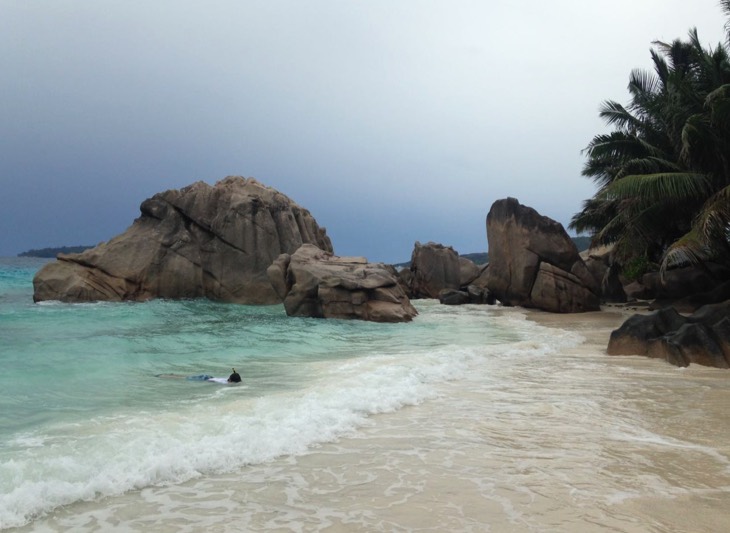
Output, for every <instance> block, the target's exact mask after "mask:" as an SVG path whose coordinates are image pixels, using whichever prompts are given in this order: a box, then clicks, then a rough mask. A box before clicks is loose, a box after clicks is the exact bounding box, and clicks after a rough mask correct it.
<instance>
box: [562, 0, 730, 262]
mask: <svg viewBox="0 0 730 533" xmlns="http://www.w3.org/2000/svg"><path fill="white" fill-rule="evenodd" d="M722 8H723V11H725V13H727V14H728V16H729V17H730V0H724V1H723V2H722ZM726 28H727V29H728V43H727V45H722V44H718V45H717V47H716V48H712V47H709V48H707V49H705V48H704V47H703V46H702V45H701V43H700V40H699V37H698V35H697V30H696V29H693V30H691V31H690V32H689V39H688V40H687V41H682V40H675V41H673V42H671V43H663V42H655V43H654V45H655V47H656V48H655V49H653V50H651V58H652V62H653V66H654V69H653V72H647V71H643V70H634V71H633V72H632V73H631V75H630V78H629V86H628V90H629V93H630V95H631V99H630V103H629V104H628V106H626V107H624V106H622V105H621V104H619V103H617V102H613V101H607V102H604V103H603V104H602V106H601V110H600V116H601V117H602V118H603V119H604V120H605V121H606V123H607V124H608V125H609V126H612V127H613V131H612V132H611V133H608V134H601V135H596V136H595V137H594V138H593V139H592V140H591V142H590V143H589V144H588V146H587V147H586V149H585V150H584V153H585V154H586V155H587V161H586V163H585V165H584V168H583V175H584V176H587V177H590V178H592V179H593V180H594V181H595V182H596V183H597V185H598V187H599V188H598V191H597V192H596V194H595V195H594V196H593V198H591V199H589V200H586V201H585V202H584V205H583V209H582V211H580V212H579V213H577V214H576V215H574V217H573V219H572V221H571V224H570V227H571V228H572V229H574V230H576V231H578V232H588V233H591V234H592V235H593V240H594V242H595V243H596V244H598V243H614V244H615V251H616V257H617V259H618V260H619V262H621V263H623V264H629V263H631V262H636V261H643V262H645V263H651V262H657V263H661V268H662V270H664V269H666V268H671V267H673V266H679V265H684V264H687V263H697V262H703V261H708V260H711V259H715V260H717V259H724V260H727V259H728V258H730V241H729V237H730V234H729V230H728V228H730V53H729V48H730V20H729V22H728V25H727V26H726Z"/></svg>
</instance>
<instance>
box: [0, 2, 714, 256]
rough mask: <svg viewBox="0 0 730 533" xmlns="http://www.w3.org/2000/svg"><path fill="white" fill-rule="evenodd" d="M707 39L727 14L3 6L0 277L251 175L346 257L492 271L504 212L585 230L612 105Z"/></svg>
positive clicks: (637, 9) (691, 8) (448, 6)
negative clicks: (524, 207) (592, 167)
mask: <svg viewBox="0 0 730 533" xmlns="http://www.w3.org/2000/svg"><path fill="white" fill-rule="evenodd" d="M492 4H496V5H492ZM690 4H691V5H690ZM694 25H696V26H697V27H698V28H699V30H700V36H701V37H702V39H703V41H705V42H713V43H715V42H717V41H718V40H719V39H720V38H721V37H722V26H723V20H722V18H721V14H720V10H719V8H717V6H716V5H715V2H714V0H698V1H697V2H692V3H689V2H685V1H681V2H680V1H678V0H677V1H675V0H672V1H664V0H642V2H629V1H611V2H609V1H595V2H572V1H571V2H567V1H556V2H538V1H535V0H532V1H523V2H509V3H507V2H500V3H496V2H490V3H487V2H476V1H475V2H467V1H456V2H452V1H450V2H445V1H438V2H436V1H430V2H429V1H400V2H397V1H396V2H393V1H388V2H385V1H369V2H335V1H329V2H324V1H315V2H295V1H276V0H274V1H267V2H233V1H212V2H179V1H174V2H173V1H155V2H141V1H124V2H118V1H103V2H97V1H90V0H89V1H85V0H76V1H71V0H67V1H64V0H54V1H50V0H48V1H37V2H21V1H8V2H3V3H2V4H0V47H2V50H3V52H2V53H1V54H0V69H2V72H3V77H2V81H0V84H1V88H2V95H3V97H2V99H1V101H0V114H1V116H2V121H1V122H0V182H1V184H2V191H3V193H2V196H0V213H2V214H1V215H0V222H2V225H3V234H2V238H1V239H0V255H9V254H15V253H17V252H20V251H22V250H25V249H27V248H35V247H43V246H56V245H65V244H66V245H71V244H87V243H96V242H98V241H101V240H106V239H109V238H111V237H112V236H113V235H115V234H117V233H119V232H121V231H123V230H124V229H125V228H126V227H127V226H128V225H129V224H130V223H131V222H132V220H133V219H134V218H135V217H136V216H137V215H138V206H139V204H140V202H141V201H142V200H143V199H145V198H146V197H148V196H151V195H152V194H154V193H155V192H158V191H161V190H164V189H168V188H179V187H183V186H185V185H187V184H189V183H191V182H193V181H196V180H199V179H203V180H205V181H207V182H209V183H213V182H215V181H217V180H218V179H221V178H223V177H224V176H226V175H229V174H242V175H245V176H255V177H256V178H257V179H259V180H260V181H262V182H264V183H266V184H268V185H271V186H273V187H276V188H277V189H279V190H281V191H282V192H284V193H285V194H287V195H289V196H291V197H292V198H293V199H294V200H295V201H297V202H298V203H300V204H302V205H304V206H305V207H307V208H309V209H310V210H311V211H312V213H313V214H314V216H315V217H316V218H317V220H318V221H319V222H320V224H322V225H325V226H327V228H328V231H329V232H330V234H331V236H332V238H333V242H334V245H335V250H336V252H337V253H339V254H342V255H365V256H367V257H369V258H370V259H372V260H386V261H398V260H401V259H407V258H408V257H409V255H410V252H411V249H412V246H413V242H414V241H415V240H421V241H427V240H435V241H440V242H443V243H444V244H450V245H453V246H455V247H456V249H457V250H459V251H460V252H462V253H465V252H471V251H482V250H484V249H486V237H485V230H484V218H485V216H486V213H487V211H488V209H489V206H490V205H491V203H492V202H493V201H494V200H496V199H498V198H502V197H505V196H508V195H509V196H514V197H517V198H519V199H520V200H521V201H522V202H523V203H525V204H528V205H531V206H533V207H535V208H536V209H538V211H540V212H542V213H544V214H546V215H549V216H551V217H553V218H555V219H557V220H559V221H561V222H563V223H566V222H567V221H568V219H569V218H570V216H571V215H572V214H573V213H574V212H575V211H577V210H578V209H579V208H580V202H581V201H582V200H583V199H585V198H587V197H588V196H590V195H591V193H592V191H593V188H592V184H591V183H590V182H589V181H587V180H585V179H583V178H581V177H580V169H581V165H582V158H581V156H580V150H581V149H582V148H583V147H584V146H585V145H586V144H587V142H588V141H589V140H590V138H591V137H592V136H593V135H594V134H595V133H598V132H599V131H601V130H602V129H603V126H602V125H601V123H600V121H599V120H598V118H597V108H598V105H599V104H600V102H601V101H602V100H604V99H607V98H612V99H616V100H619V101H625V100H626V93H625V86H626V81H627V79H628V75H629V72H630V70H631V69H632V68H635V67H648V66H649V53H648V51H649V47H650V45H651V41H652V40H654V39H666V40H671V39H674V38H676V37H683V36H685V35H686V33H687V30H688V29H689V28H690V27H691V26H694Z"/></svg>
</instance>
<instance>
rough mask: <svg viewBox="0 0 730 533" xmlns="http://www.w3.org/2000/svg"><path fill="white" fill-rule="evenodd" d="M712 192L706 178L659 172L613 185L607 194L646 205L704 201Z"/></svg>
mask: <svg viewBox="0 0 730 533" xmlns="http://www.w3.org/2000/svg"><path fill="white" fill-rule="evenodd" d="M709 190H711V181H710V180H709V179H708V177H707V176H706V175H705V174H701V173H695V172H658V173H655V174H634V175H631V176H626V177H624V178H621V179H619V180H615V181H614V182H612V183H611V184H610V185H609V186H608V188H607V192H608V194H610V195H614V196H615V197H616V198H636V199H641V201H642V202H643V203H645V204H652V203H656V202H670V203H678V202H686V201H687V200H688V199H690V198H702V197H703V196H706V195H707V193H708V191H709Z"/></svg>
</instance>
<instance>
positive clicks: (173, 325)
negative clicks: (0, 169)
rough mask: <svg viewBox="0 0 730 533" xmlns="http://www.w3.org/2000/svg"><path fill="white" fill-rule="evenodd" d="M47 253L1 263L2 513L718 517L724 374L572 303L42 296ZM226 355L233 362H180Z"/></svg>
mask: <svg viewBox="0 0 730 533" xmlns="http://www.w3.org/2000/svg"><path fill="white" fill-rule="evenodd" d="M42 264H43V262H42V261H38V260H30V259H10V260H3V261H2V263H0V265H1V266H0V364H2V369H3V371H2V373H0V529H2V528H7V527H13V526H23V525H26V526H25V527H23V528H22V530H23V531H69V530H73V531H150V530H154V531H193V532H197V531H446V530H450V531H457V530H458V531H626V532H634V531H656V532H669V531H672V532H675V531H688V532H689V531H693V532H696V531H713V530H715V529H716V527H714V526H715V524H721V523H724V522H723V521H724V520H725V519H726V518H728V519H730V511H728V509H730V496H729V495H730V461H728V454H729V453H730V420H729V419H728V415H727V413H728V411H727V405H728V404H729V403H730V386H728V383H729V382H730V379H728V375H727V374H726V373H723V371H718V370H717V369H702V368H695V367H690V368H689V369H684V370H680V369H676V368H674V367H670V366H669V365H666V364H664V363H661V362H658V361H652V360H648V359H644V358H610V357H607V356H605V355H604V354H603V347H604V346H605V344H602V343H603V342H605V341H604V340H602V339H600V340H599V341H597V342H598V344H597V345H593V344H591V343H590V342H588V343H585V342H584V341H585V340H586V339H585V338H584V336H582V335H581V334H578V333H576V332H574V331H575V330H580V324H581V322H580V320H579V319H578V317H575V318H574V319H570V320H571V321H570V322H568V323H567V325H569V326H570V328H571V330H573V331H567V330H564V329H556V328H547V327H542V326H539V325H537V324H536V323H534V322H531V321H529V320H526V319H525V313H524V312H523V311H520V310H517V309H501V308H496V307H487V306H461V307H449V306H440V305H438V303H437V302H434V301H418V302H416V305H417V307H418V309H419V312H420V314H419V316H418V317H417V318H416V320H415V321H414V322H413V323H410V324H372V323H367V322H358V321H337V320H328V321H325V320H316V319H298V318H288V317H286V315H285V313H284V311H283V308H282V307H281V306H270V307H247V306H238V305H226V304H216V303H212V302H208V301H204V300H199V301H181V302H172V301H153V302H147V303H98V304H61V303H46V304H41V305H36V304H33V303H32V286H31V279H32V275H33V272H35V271H36V270H37V268H39V267H40V266H41V265H42ZM586 327H589V328H590V327H592V326H591V325H590V324H588V326H586ZM583 333H584V334H585V335H586V336H588V337H590V336H591V335H592V331H591V330H590V329H587V330H586V331H584V332H583ZM599 346H600V349H599V348H598V347H599ZM234 366H235V367H236V369H237V370H238V371H239V372H240V373H241V374H242V376H243V379H244V382H243V384H241V385H217V384H212V383H209V382H201V381H194V380H187V379H185V377H186V376H194V375H200V374H210V375H215V376H221V377H225V376H226V375H227V374H228V373H229V372H230V368H231V367H234ZM682 506H688V507H691V508H693V509H695V510H694V511H692V512H689V513H688V512H680V511H681V509H682ZM692 513H694V514H692ZM723 513H724V514H723ZM687 517H689V518H687ZM683 520H684V521H685V522H686V523H687V524H689V525H687V526H686V527H685V525H684V523H685V522H683ZM713 520H714V521H713Z"/></svg>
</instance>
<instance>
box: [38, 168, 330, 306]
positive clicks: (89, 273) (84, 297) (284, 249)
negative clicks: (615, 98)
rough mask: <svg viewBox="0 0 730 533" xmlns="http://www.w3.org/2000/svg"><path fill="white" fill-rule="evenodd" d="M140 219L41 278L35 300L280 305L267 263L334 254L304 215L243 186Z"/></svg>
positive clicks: (254, 186)
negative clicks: (306, 252) (309, 248)
mask: <svg viewBox="0 0 730 533" xmlns="http://www.w3.org/2000/svg"><path fill="white" fill-rule="evenodd" d="M140 211H141V213H142V214H141V216H140V217H139V218H137V219H136V220H135V221H134V223H133V224H132V226H130V227H129V229H127V231H125V232H124V233H122V234H121V235H119V236H117V237H114V238H113V239H111V240H110V241H109V242H106V243H102V244H100V245H99V246H97V247H96V248H93V249H90V250H86V251H85V252H83V253H80V254H68V255H59V256H58V260H57V261H55V262H52V263H49V264H48V265H46V266H45V267H44V268H43V269H41V270H40V271H39V272H38V273H37V275H36V276H35V279H34V280H33V286H34V291H35V292H34V295H33V298H34V300H35V301H42V300H62V301H67V302H82V301H95V300H112V301H120V300H148V299H151V298H198V297H205V298H209V299H211V300H218V301H224V302H236V303H244V304H271V303H278V302H280V301H281V299H280V297H279V296H278V295H277V293H276V292H275V291H274V289H273V287H272V286H271V283H270V282H269V279H268V277H267V275H266V269H267V267H268V266H269V265H270V264H271V263H272V261H273V260H274V259H276V258H277V257H279V255H281V254H282V253H293V252H295V251H296V250H297V248H299V247H300V246H301V245H302V244H304V243H311V244H314V245H316V246H318V247H320V248H322V249H323V250H327V251H332V244H331V242H330V239H329V237H328V236H327V234H326V231H325V229H324V228H321V227H319V226H318V225H317V222H316V221H315V220H314V218H313V217H312V215H311V214H310V213H309V211H307V210H306V209H304V208H302V207H300V206H299V205H297V204H296V203H294V202H293V201H292V200H291V199H289V198H288V197H286V196H285V195H283V194H281V193H280V192H278V191H276V190H274V189H272V188H270V187H266V186H264V185H262V184H261V183H259V182H258V181H256V180H254V179H251V178H249V179H245V178H242V177H238V176H229V177H227V178H225V179H223V180H221V181H219V182H218V183H216V184H215V186H210V185H208V184H206V183H203V182H197V183H194V184H192V185H190V186H188V187H185V188H183V189H180V190H168V191H165V192H162V193H159V194H156V195H154V196H153V197H152V198H149V199H147V200H145V201H144V202H142V205H141V206H140Z"/></svg>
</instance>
